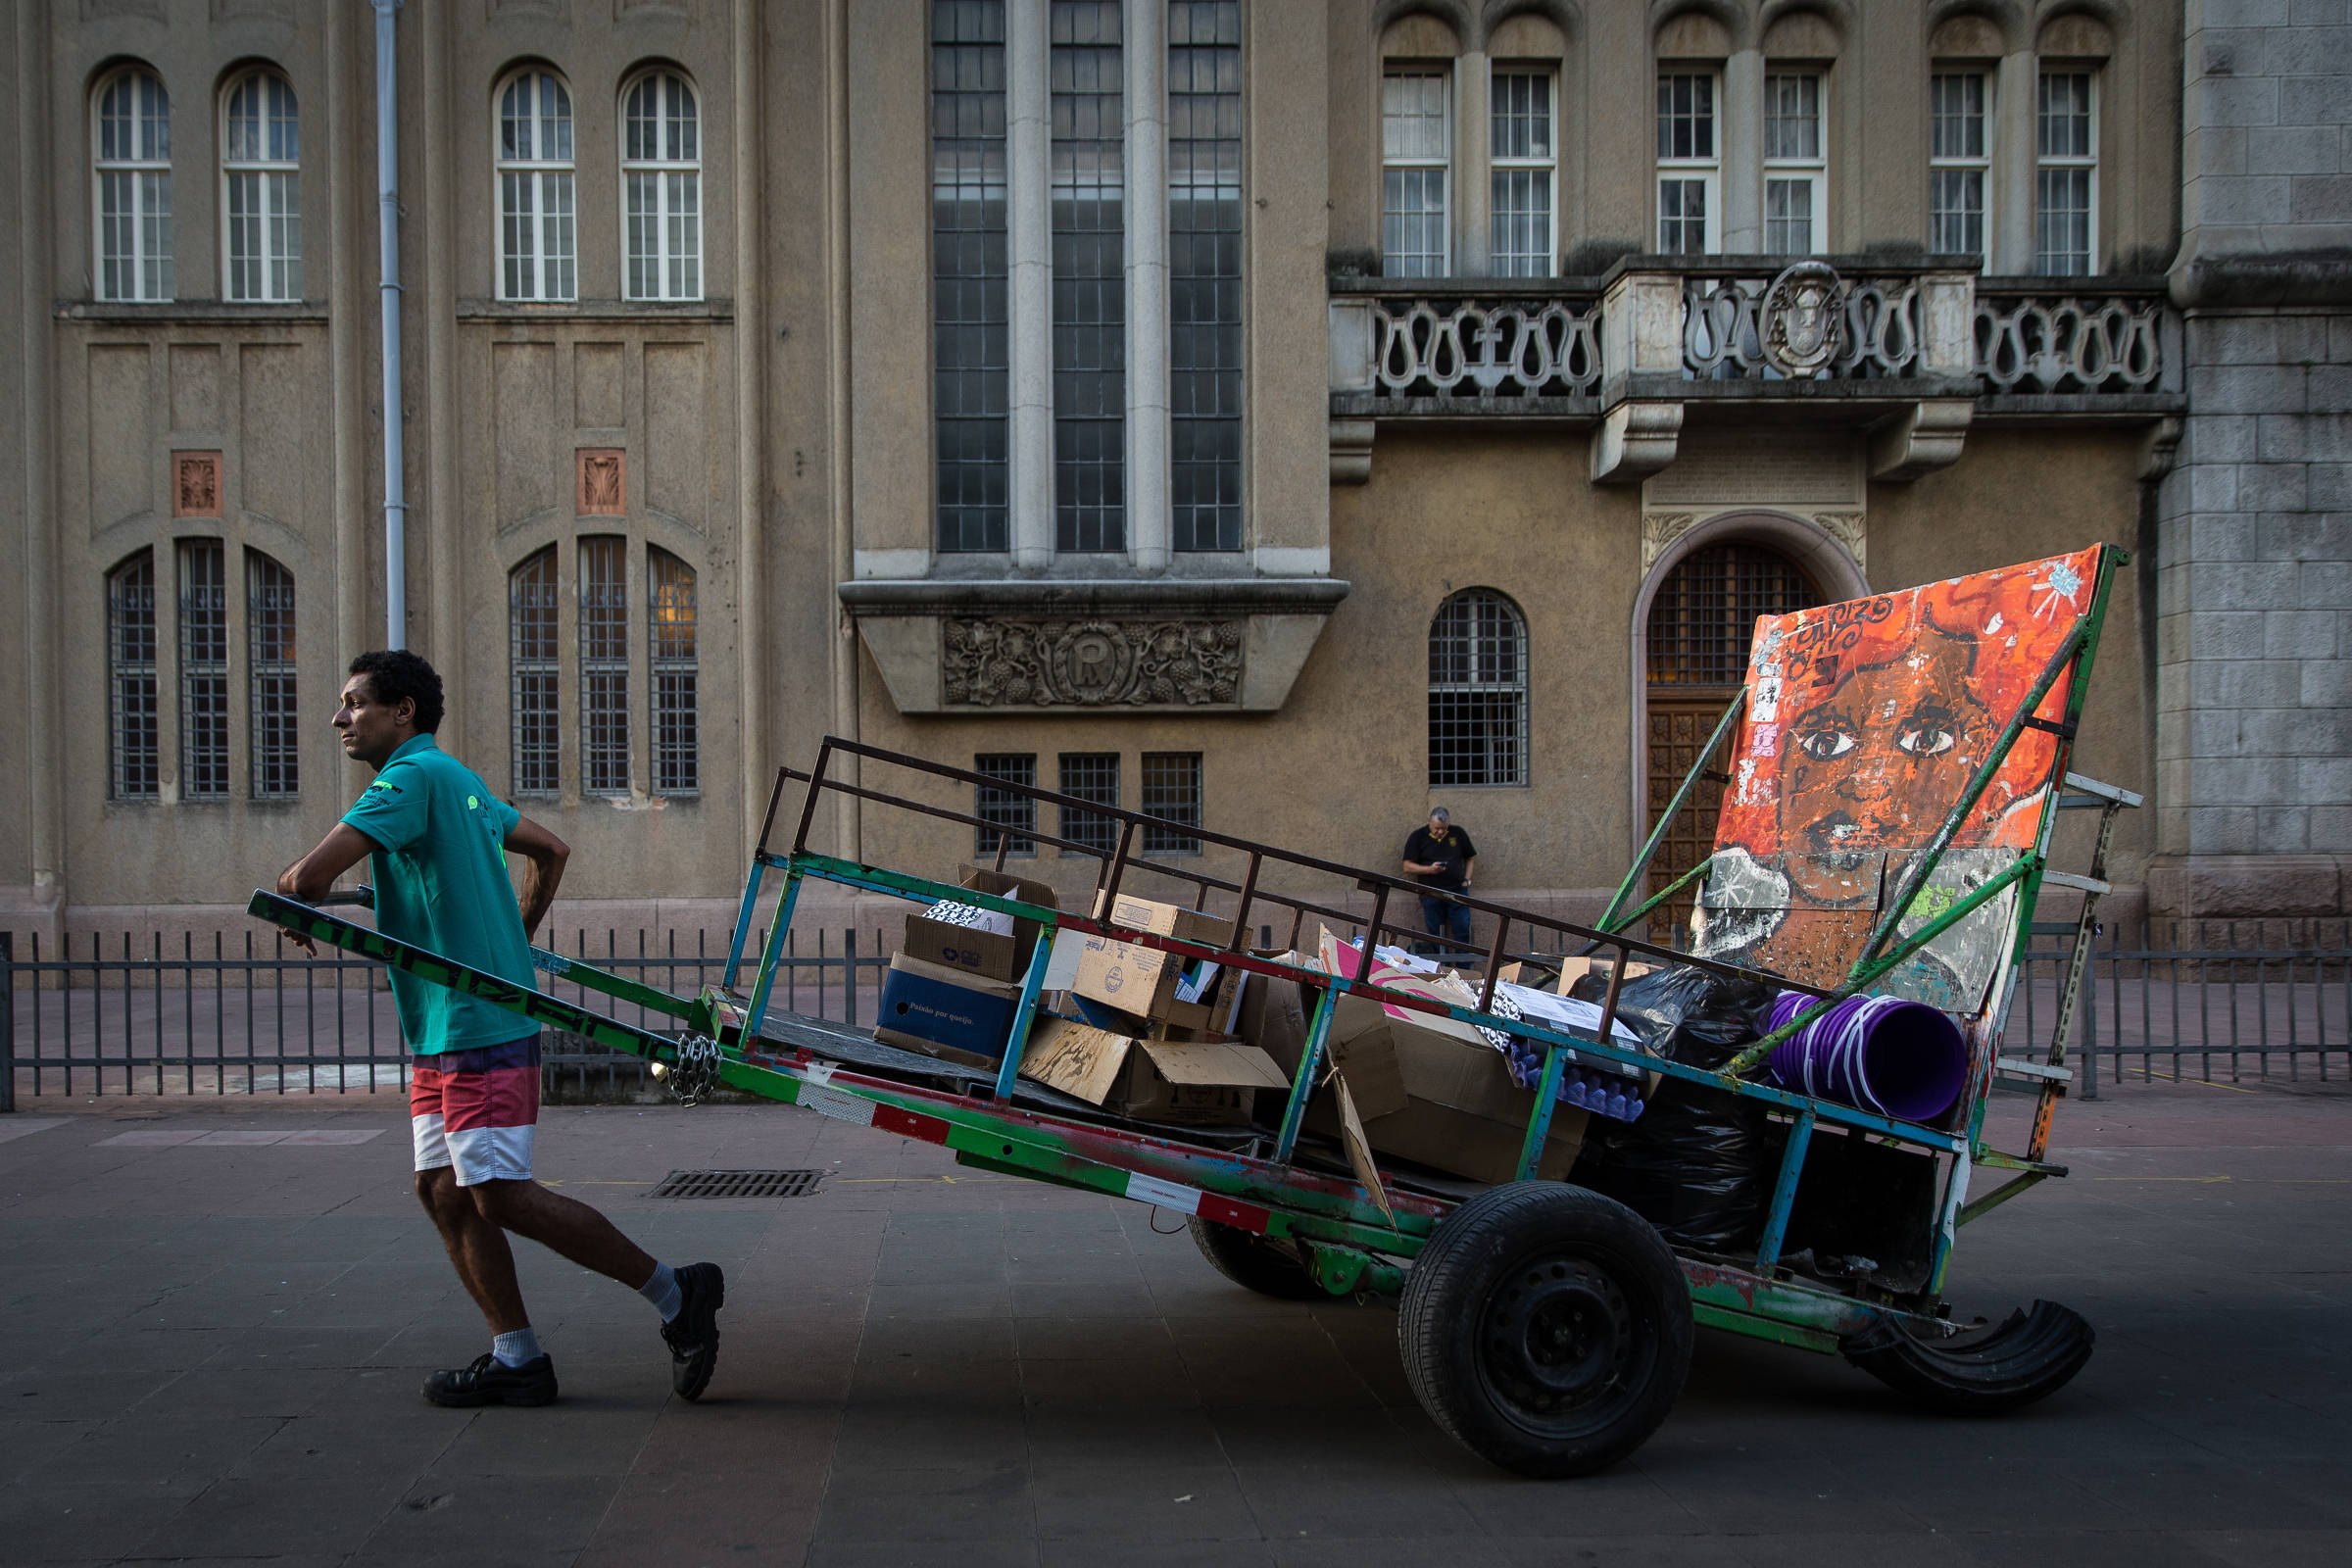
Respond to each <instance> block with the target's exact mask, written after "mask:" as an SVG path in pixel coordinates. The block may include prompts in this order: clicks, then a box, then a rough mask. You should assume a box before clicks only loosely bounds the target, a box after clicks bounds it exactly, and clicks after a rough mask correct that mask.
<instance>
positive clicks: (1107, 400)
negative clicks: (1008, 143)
mask: <svg viewBox="0 0 2352 1568" xmlns="http://www.w3.org/2000/svg"><path fill="white" fill-rule="evenodd" d="M1051 22H1052V26H1053V53H1052V55H1051V57H1050V60H1051V65H1050V70H1051V73H1052V84H1053V100H1052V103H1053V117H1054V160H1053V162H1054V549H1056V550H1060V551H1065V552H1095V551H1122V550H1125V549H1126V548H1127V296H1126V289H1127V284H1126V271H1127V243H1126V232H1127V217H1126V213H1127V202H1126V177H1125V174H1124V172H1123V162H1122V155H1123V152H1124V148H1125V142H1126V114H1125V111H1124V109H1123V107H1122V106H1123V105H1124V103H1125V102H1126V95H1125V93H1124V92H1123V90H1122V80H1121V72H1122V66H1121V64H1120V48H1119V0H1054V5H1053V10H1052V12H1051Z"/></svg>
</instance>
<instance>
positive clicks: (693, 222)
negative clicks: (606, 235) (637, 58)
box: [620, 71, 703, 300]
mask: <svg viewBox="0 0 2352 1568" xmlns="http://www.w3.org/2000/svg"><path fill="white" fill-rule="evenodd" d="M620 177H621V183H622V185H623V186H624V187H625V191H626V202H627V218H626V221H625V223H624V225H623V226H624V228H625V230H626V245H625V249H624V254H623V256H622V258H621V262H622V266H621V282H622V295H623V297H624V298H627V299H632V300H699V299H701V298H702V297H703V144H702V122H701V118H700V111H699V110H698V108H697V107H696V104H695V98H694V86H693V84H692V83H690V82H689V81H687V79H686V78H685V77H684V76H681V75H679V74H678V73H676V72H673V71H656V72H652V73H648V74H646V75H643V76H640V77H638V78H637V79H636V80H635V81H634V82H631V83H630V84H629V88H628V90H627V91H626V92H624V93H623V94H621V142H620Z"/></svg>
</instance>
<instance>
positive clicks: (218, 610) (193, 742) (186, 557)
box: [179, 539, 228, 801]
mask: <svg viewBox="0 0 2352 1568" xmlns="http://www.w3.org/2000/svg"><path fill="white" fill-rule="evenodd" d="M227 555H228V553H227V550H226V549H225V548H224V547H223V546H222V545H221V541H220V540H218V539H182V540H181V541H180V542H179V798H180V799H181V800H183V801H221V800H226V799H227V798H228V585H227V581H226V578H227V575H228V567H227Z"/></svg>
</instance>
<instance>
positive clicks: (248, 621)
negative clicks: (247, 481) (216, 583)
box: [245, 550, 302, 801]
mask: <svg viewBox="0 0 2352 1568" xmlns="http://www.w3.org/2000/svg"><path fill="white" fill-rule="evenodd" d="M245 672H246V679H247V682H248V691H249V693H250V695H249V697H248V699H247V702H246V709H245V711H246V723H247V725H248V727H249V728H250V731H251V739H252V758H251V767H250V773H251V785H250V787H251V789H252V791H253V798H254V799H255V800H257V801H290V800H293V799H294V798H295V797H297V796H298V795H300V794H301V793H302V770H301V762H300V758H299V755H298V754H299V753H300V752H301V750H302V748H301V745H300V743H299V739H298V737H299V735H300V717H301V715H300V713H299V711H297V709H296V705H295V700H294V574H293V573H292V572H290V571H288V570H287V569H286V568H285V567H283V566H281V565H279V564H277V563H276V562H274V561H272V560H270V558H269V557H268V556H265V555H263V554H262V553H261V552H260V551H259V550H248V551H246V552H245Z"/></svg>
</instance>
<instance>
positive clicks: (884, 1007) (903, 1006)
mask: <svg viewBox="0 0 2352 1568" xmlns="http://www.w3.org/2000/svg"><path fill="white" fill-rule="evenodd" d="M1020 997H1021V988H1020V987H1019V986H1017V985H1014V984H1011V983H1009V982H1005V981H998V980H990V979H986V978H983V977H982V976H979V975H975V974H972V973H970V972H968V971H966V970H962V969H951V968H948V967H947V966H946V965H944V964H937V963H925V962H924V961H923V960H922V959H920V958H910V957H908V956H907V955H906V954H904V953H901V954H898V955H897V956H894V957H892V959H891V960H890V970H889V972H888V973H886V974H885V975H883V977H882V1000H881V1020H880V1021H879V1022H878V1023H877V1024H876V1025H875V1026H874V1038H875V1039H876V1040H879V1041H882V1042H883V1043H884V1044H886V1045H893V1046H900V1047H903V1048H905V1049H906V1050H908V1051H919V1052H921V1053H922V1054H925V1055H927V1056H937V1057H939V1058H940V1059H941V1060H943V1061H954V1062H960V1063H962V1064H963V1065H965V1066H970V1067H987V1068H992V1069H993V1068H995V1067H996V1066H997V1065H998V1064H999V1063H1000V1062H1001V1061H1002V1060H1003V1059H1004V1054H1005V1039H1006V1038H1007V1037H1008V1036H1009V1035H1010V1034H1011V1033H1012V1015H1013V1014H1014V1013H1015V1012H1016V1011H1018V1010H1019V1008H1020Z"/></svg>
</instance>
